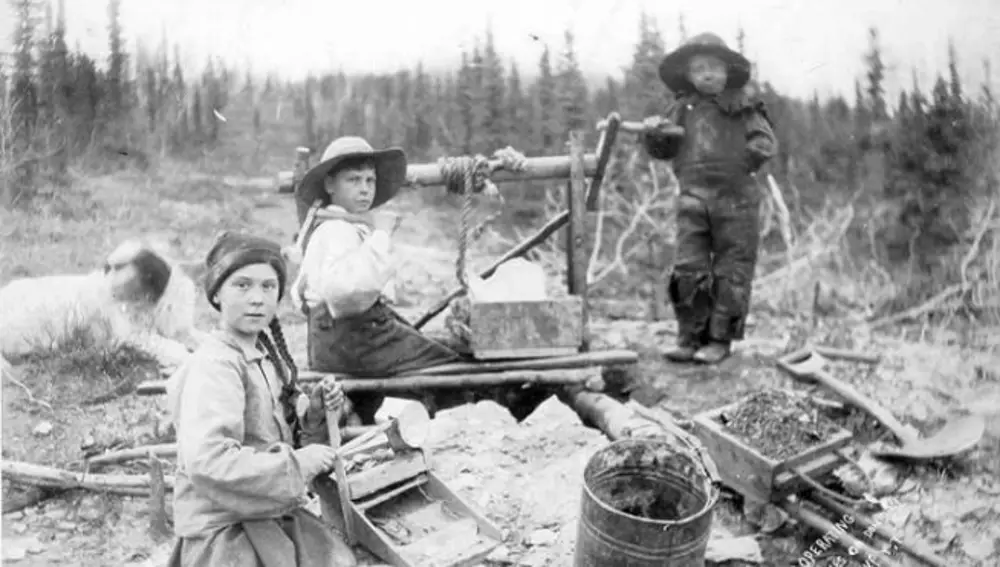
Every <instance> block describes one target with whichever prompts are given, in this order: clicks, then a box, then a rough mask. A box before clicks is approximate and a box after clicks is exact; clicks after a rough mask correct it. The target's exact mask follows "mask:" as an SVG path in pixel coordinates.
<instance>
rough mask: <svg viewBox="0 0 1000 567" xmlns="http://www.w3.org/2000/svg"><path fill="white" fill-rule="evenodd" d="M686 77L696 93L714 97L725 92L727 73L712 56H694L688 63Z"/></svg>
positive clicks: (719, 61)
mask: <svg viewBox="0 0 1000 567" xmlns="http://www.w3.org/2000/svg"><path fill="white" fill-rule="evenodd" d="M687 77H688V80H689V81H691V84H692V85H694V88H696V89H698V92H702V93H705V94H710V95H714V94H719V93H721V92H722V91H723V90H725V88H726V80H727V79H728V78H729V72H728V70H727V69H726V64H725V63H723V62H722V60H721V59H719V58H718V57H715V56H714V55H695V56H694V57H692V58H691V60H690V61H689V62H688V72H687Z"/></svg>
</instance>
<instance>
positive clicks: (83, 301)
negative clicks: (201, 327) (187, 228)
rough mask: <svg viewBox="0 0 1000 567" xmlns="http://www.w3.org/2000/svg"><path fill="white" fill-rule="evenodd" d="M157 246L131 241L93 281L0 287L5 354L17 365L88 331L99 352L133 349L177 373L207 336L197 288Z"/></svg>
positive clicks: (0, 344)
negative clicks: (197, 314)
mask: <svg viewBox="0 0 1000 567" xmlns="http://www.w3.org/2000/svg"><path fill="white" fill-rule="evenodd" d="M157 248H158V247H155V246H153V245H152V244H151V243H148V242H143V241H138V240H131V241H127V242H125V243H123V244H122V245H121V246H119V247H118V248H117V249H115V250H114V251H113V252H112V253H111V254H110V255H108V257H107V259H106V261H105V265H104V269H103V270H102V271H94V272H91V273H88V274H60V275H50V276H40V277H31V278H21V279H17V280H14V281H11V282H10V283H8V284H7V285H6V286H4V287H3V288H0V354H2V355H3V356H5V357H7V358H8V359H14V358H16V357H18V356H23V355H26V354H29V353H31V352H35V351H39V350H51V349H53V348H59V346H60V345H63V344H66V343H67V341H69V340H71V339H72V338H73V336H74V335H75V334H76V333H80V332H84V333H86V334H87V335H88V339H90V340H92V341H94V343H93V344H94V345H95V346H101V345H112V344H115V343H125V344H131V345H133V346H135V347H137V348H141V349H143V350H146V351H147V352H149V353H150V354H152V355H153V356H155V357H156V358H157V359H158V360H159V361H160V363H161V366H162V367H163V370H164V372H166V373H169V372H171V371H172V370H173V369H174V368H176V366H177V365H179V364H180V363H181V362H183V360H184V359H185V358H186V357H187V355H188V351H189V349H193V348H194V347H195V346H196V344H197V342H199V341H200V339H201V337H202V336H203V334H202V333H201V332H200V331H198V330H197V329H196V328H195V326H194V309H195V299H196V287H195V284H194V282H193V281H192V280H191V278H189V277H188V276H187V275H186V274H185V273H184V272H183V271H182V270H181V269H180V268H179V267H178V266H177V264H175V263H173V262H171V261H169V260H168V259H167V255H166V254H164V253H163V252H161V251H160V250H158V249H157Z"/></svg>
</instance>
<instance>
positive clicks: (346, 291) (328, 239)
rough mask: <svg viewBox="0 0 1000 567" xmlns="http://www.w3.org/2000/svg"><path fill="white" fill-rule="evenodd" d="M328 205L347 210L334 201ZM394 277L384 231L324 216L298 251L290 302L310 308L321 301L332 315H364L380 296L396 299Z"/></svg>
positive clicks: (300, 306)
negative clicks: (300, 251) (296, 268)
mask: <svg viewBox="0 0 1000 567" xmlns="http://www.w3.org/2000/svg"><path fill="white" fill-rule="evenodd" d="M327 208H328V209H330V210H333V211H338V212H346V211H345V210H344V209H343V208H341V207H337V206H336V205H330V206H329V207H327ZM395 275H396V266H395V264H394V263H393V259H392V254H391V240H390V238H389V234H388V233H386V232H384V231H381V230H372V229H371V228H370V227H368V226H366V225H363V224H358V223H352V222H350V221H347V220H343V219H330V220H326V221H323V223H322V224H320V225H319V226H318V227H316V229H315V230H314V231H313V233H312V235H311V236H310V237H309V241H308V242H307V244H306V249H305V251H304V252H302V266H301V267H300V268H299V275H298V277H297V278H296V281H295V284H294V285H293V286H292V289H293V290H296V291H295V292H293V293H292V294H291V295H292V301H293V302H294V304H295V308H296V309H298V310H301V309H302V303H303V300H304V302H305V304H306V306H307V307H309V308H310V309H314V308H316V307H317V306H319V305H321V304H322V303H323V302H325V303H326V305H327V308H328V309H329V310H330V315H331V316H332V317H333V318H338V317H343V316H345V315H354V314H358V313H362V312H364V311H365V310H367V309H368V308H369V307H371V306H372V305H374V304H375V302H376V301H377V300H378V299H379V297H384V298H385V299H386V300H388V301H389V302H393V301H395V299H396V289H395V282H394V281H393V278H394V277H395ZM298 290H301V295H300V293H299V292H298Z"/></svg>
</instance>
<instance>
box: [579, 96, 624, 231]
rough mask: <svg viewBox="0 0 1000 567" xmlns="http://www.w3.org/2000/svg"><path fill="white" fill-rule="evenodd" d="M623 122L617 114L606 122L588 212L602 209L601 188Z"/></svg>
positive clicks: (589, 190) (598, 145) (613, 114)
mask: <svg viewBox="0 0 1000 567" xmlns="http://www.w3.org/2000/svg"><path fill="white" fill-rule="evenodd" d="M621 122H622V117H621V116H620V115H619V114H618V113H617V112H612V113H611V114H609V115H608V119H607V120H606V121H605V124H606V125H605V128H604V129H603V130H602V131H601V137H600V138H599V139H598V142H597V169H596V170H595V171H594V176H593V177H592V178H591V180H590V186H589V187H588V188H587V210H588V211H590V212H596V211H597V210H598V209H600V207H601V187H602V186H603V185H604V176H605V174H606V173H607V171H608V163H610V161H611V157H612V154H613V153H614V150H615V142H616V141H617V140H618V127H619V125H620V124H621Z"/></svg>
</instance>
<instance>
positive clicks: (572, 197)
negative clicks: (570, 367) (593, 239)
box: [566, 130, 590, 351]
mask: <svg viewBox="0 0 1000 567" xmlns="http://www.w3.org/2000/svg"><path fill="white" fill-rule="evenodd" d="M569 147H570V159H571V160H572V161H571V163H570V180H569V182H568V184H567V185H566V209H567V210H568V211H569V230H568V231H567V232H566V261H567V266H566V279H567V283H568V287H569V293H570V295H575V296H578V297H580V298H581V300H582V302H583V304H582V306H581V310H580V328H581V333H580V334H581V335H582V340H581V346H580V349H581V350H583V351H587V350H589V349H590V336H589V335H590V332H589V330H588V324H587V322H588V312H589V309H588V308H587V263H588V258H589V255H588V254H587V238H586V234H587V227H586V222H585V221H586V206H587V178H586V174H585V172H584V163H583V132H581V131H580V130H574V131H573V132H570V135H569Z"/></svg>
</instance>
